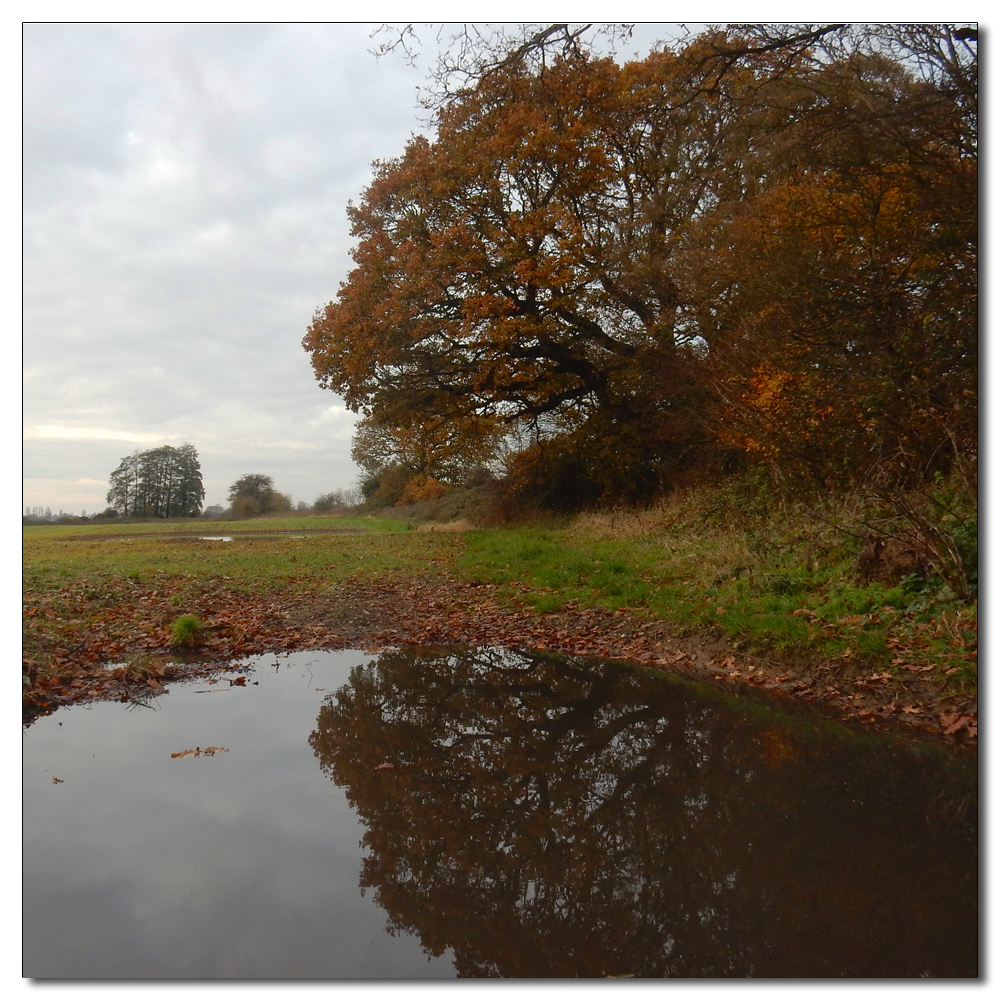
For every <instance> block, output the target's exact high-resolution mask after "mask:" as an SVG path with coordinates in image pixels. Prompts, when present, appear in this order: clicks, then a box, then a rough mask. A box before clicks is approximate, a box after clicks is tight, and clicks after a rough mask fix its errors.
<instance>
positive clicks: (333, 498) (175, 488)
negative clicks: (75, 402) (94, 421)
mask: <svg viewBox="0 0 1000 1000" xmlns="http://www.w3.org/2000/svg"><path fill="white" fill-rule="evenodd" d="M204 499H205V488H204V485H203V483H202V476H201V464H200V462H199V460H198V452H197V451H196V450H195V447H194V445H191V444H184V445H181V446H180V447H179V448H175V447H172V446H170V445H165V446H163V447H162V448H153V449H151V450H149V451H136V452H134V453H133V454H131V455H127V456H125V457H124V458H123V459H122V460H121V462H120V463H119V465H118V468H117V469H115V471H114V472H112V473H111V480H110V489H109V490H108V494H107V502H108V504H109V507H108V509H107V510H106V511H105V513H104V516H121V517H139V518H167V517H198V516H199V515H200V514H201V513H202V510H201V504H202V501H203V500H204ZM359 499H360V495H359V494H357V493H356V492H355V491H353V490H334V491H332V492H330V493H323V494H321V495H320V496H319V497H317V498H316V501H315V502H314V503H313V505H312V507H309V506H308V505H307V504H305V503H301V502H300V503H299V504H298V506H297V507H295V506H294V505H293V503H292V499H291V497H290V496H288V495H287V494H285V493H281V492H279V491H278V490H277V489H275V486H274V479H273V478H272V477H271V476H267V475H264V474H262V473H247V474H246V475H243V476H240V477H239V479H237V480H236V481H235V482H234V483H233V484H232V485H231V486H230V487H229V495H228V500H229V508H228V510H224V509H223V508H222V507H221V506H218V505H216V506H214V507H210V508H208V510H206V511H205V513H206V514H208V515H214V516H220V515H223V514H226V515H228V516H229V517H231V518H248V517H259V516H261V515H264V514H277V513H285V512H290V511H292V510H293V509H296V510H298V511H299V512H300V513H302V512H307V511H308V512H311V513H316V514H325V513H330V512H332V511H338V510H345V509H347V508H349V507H352V506H354V505H355V504H357V503H358V501H359ZM36 519H38V518H36Z"/></svg>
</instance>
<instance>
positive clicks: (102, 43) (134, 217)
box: [24, 23, 666, 513]
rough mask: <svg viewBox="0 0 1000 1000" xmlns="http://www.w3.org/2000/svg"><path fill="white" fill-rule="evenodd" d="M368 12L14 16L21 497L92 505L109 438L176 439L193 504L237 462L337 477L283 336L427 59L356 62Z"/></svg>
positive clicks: (222, 483) (332, 422)
mask: <svg viewBox="0 0 1000 1000" xmlns="http://www.w3.org/2000/svg"><path fill="white" fill-rule="evenodd" d="M664 28H666V26H664V25H646V26H644V27H643V29H641V30H640V31H639V33H638V35H637V37H636V39H635V42H634V45H633V46H631V47H630V48H633V49H635V50H640V49H641V50H642V51H643V54H644V53H645V52H646V51H648V49H649V45H650V44H651V43H652V42H653V41H654V40H655V38H656V37H657V36H658V35H662V34H663V31H662V30H659V31H658V29H664ZM370 30H371V26H370V25H363V24H59V23H50V24H31V23H29V24H27V25H26V26H25V29H24V179H25V184H24V237H25V239H24V423H25V451H24V477H25V488H24V504H25V506H28V507H33V506H42V507H51V508H52V509H53V510H54V511H56V510H59V509H63V510H66V511H73V512H76V513H79V512H81V511H82V510H86V511H88V512H89V513H93V512H94V511H97V510H103V509H104V507H105V506H106V501H105V494H106V492H107V488H108V476H109V474H110V473H111V471H112V470H113V469H114V468H115V467H116V466H117V464H118V462H119V461H120V460H121V458H122V457H123V456H125V455H128V454H130V453H131V452H132V451H134V450H135V449H136V448H139V449H147V448H153V447H157V446H159V445H161V444H172V445H180V444H183V443H184V442H191V443H192V444H194V445H195V447H196V448H197V449H198V453H199V455H200V456H201V464H202V472H203V475H204V479H205V488H206V498H205V503H206V505H207V504H214V503H225V501H226V493H227V491H228V487H229V484H230V483H232V482H233V481H234V480H235V479H236V478H238V477H239V476H241V475H243V474H244V473H248V472H254V473H265V474H267V475H270V476H272V477H273V478H274V481H275V485H276V486H277V488H278V489H280V490H282V491H283V492H286V493H289V494H291V495H292V497H293V498H294V499H295V500H296V501H299V500H304V501H306V502H308V503H311V502H312V501H313V500H314V499H315V498H316V497H317V496H318V495H319V494H321V493H324V492H327V491H329V490H333V489H342V488H347V487H351V486H354V485H355V484H356V481H357V475H358V470H357V468H356V467H355V466H354V464H353V463H352V462H351V459H350V440H351V434H352V430H353V425H354V420H355V416H354V414H352V413H349V412H347V411H346V410H345V409H344V406H343V403H342V401H341V400H340V399H339V398H338V397H336V396H335V395H333V394H332V393H330V392H329V391H324V390H322V389H320V388H319V387H318V385H317V384H316V382H315V380H314V378H313V374H312V369H311V367H310V365H309V357H308V355H307V354H306V353H305V351H304V350H303V349H302V347H301V340H302V337H303V336H304V335H305V331H306V327H307V326H308V324H309V322H310V319H311V317H312V315H313V313H314V311H315V310H316V309H317V308H318V307H321V306H323V305H324V304H325V303H326V302H328V301H330V300H331V299H333V298H334V297H335V296H336V293H337V288H338V285H339V283H340V282H341V281H342V280H343V279H344V278H345V276H346V274H347V272H348V270H349V267H350V264H351V261H350V257H349V252H350V247H351V240H350V236H349V233H348V228H347V221H346V215H345V208H346V205H347V202H348V200H349V199H351V198H354V199H357V198H358V196H359V195H360V194H361V192H362V191H363V190H364V188H365V187H366V185H367V183H368V181H369V179H370V174H371V162H372V160H374V159H377V158H381V159H386V158H390V157H394V156H397V155H399V154H400V153H401V152H402V150H403V148H404V146H405V143H406V141H407V139H408V138H409V137H410V136H411V135H412V134H413V133H414V132H416V131H420V130H421V129H422V128H423V126H422V124H421V120H422V116H423V115H424V112H423V111H422V110H421V109H420V108H418V106H417V104H416V90H415V88H416V86H417V85H418V84H420V83H422V82H423V81H424V74H425V71H426V68H427V65H428V60H427V59H424V61H423V63H422V65H420V66H418V67H417V68H411V67H409V66H407V65H406V62H405V61H404V60H403V59H401V58H395V57H387V58H383V59H382V60H381V61H376V60H375V58H374V57H373V56H372V55H371V54H370V51H369V50H370V49H371V48H372V47H373V44H374V43H373V42H372V40H371V39H370V37H369V33H370Z"/></svg>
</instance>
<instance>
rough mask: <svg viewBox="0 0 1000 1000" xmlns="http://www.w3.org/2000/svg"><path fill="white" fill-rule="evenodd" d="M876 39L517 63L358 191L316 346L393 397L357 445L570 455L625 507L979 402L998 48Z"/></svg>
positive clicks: (792, 30)
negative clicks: (991, 102) (756, 461)
mask: <svg viewBox="0 0 1000 1000" xmlns="http://www.w3.org/2000/svg"><path fill="white" fill-rule="evenodd" d="M876 27H878V28H880V29H881V33H879V32H878V31H875V30H874V29H873V28H872V27H870V26H869V27H867V28H866V29H865V30H864V31H859V30H857V29H854V28H850V27H848V26H842V25H841V26H838V25H828V26H783V27H782V29H781V31H777V30H776V31H767V30H764V28H763V27H762V26H756V28H755V27H754V26H743V28H742V29H741V30H740V31H738V32H729V33H726V32H712V33H706V34H705V35H703V36H701V37H699V38H696V39H694V40H693V41H692V42H690V43H689V44H687V45H686V46H684V47H682V48H680V49H678V50H677V51H669V50H664V51H658V52H654V53H651V54H650V55H649V56H648V57H647V58H646V59H644V60H642V61H639V62H634V63H629V64H627V65H625V66H619V65H618V64H616V63H615V62H614V61H613V60H611V59H598V58H593V57H589V56H588V55H587V54H586V53H585V52H582V51H579V50H578V49H577V48H574V49H572V50H570V51H567V50H566V49H565V48H564V55H563V57H562V58H558V59H556V60H555V61H553V62H551V63H549V64H546V63H545V61H544V60H542V61H538V60H536V61H535V63H532V64H530V65H529V64H527V63H525V62H524V61H523V60H518V59H510V60H493V62H492V63H491V64H490V66H489V70H488V72H484V74H483V75H482V77H481V78H480V79H479V80H478V83H477V84H476V85H475V86H472V87H469V88H467V89H466V90H464V91H462V92H461V93H460V94H458V95H457V96H454V97H452V98H451V99H449V100H447V101H445V102H444V103H443V105H442V107H441V108H440V110H439V112H438V116H437V128H436V135H435V138H434V141H429V140H427V139H425V138H423V137H417V138H415V139H413V140H412V141H411V142H410V143H409V145H408V147H407V149H406V151H405V153H404V154H403V155H402V156H401V157H400V158H399V159H397V160H393V161H389V162H385V163H379V164H377V165H376V170H375V178H374V180H373V182H372V184H371V185H370V187H369V188H368V189H367V190H366V191H365V193H364V196H363V198H362V200H361V203H360V204H359V205H357V206H352V207H351V208H350V209H349V213H350V217H351V220H352V224H353V234H354V236H355V237H356V238H357V240H358V244H357V247H356V249H355V251H354V259H355V262H356V264H357V266H356V268H355V269H354V270H353V271H352V273H351V274H350V275H349V277H348V279H347V280H346V281H345V282H344V283H343V284H342V286H341V289H340V293H339V295H338V298H337V300H336V301H334V302H331V303H329V304H328V305H327V306H326V307H325V308H324V309H321V310H319V311H318V312H317V314H316V316H315V317H314V320H313V323H312V325H311V326H310V328H309V332H308V335H307V336H306V338H305V341H304V345H305V347H306V348H307V350H308V351H309V352H310V353H311V355H312V363H313V366H314V369H315V371H316V375H317V378H318V379H319V381H320V383H321V384H322V385H324V386H326V387H328V388H331V389H333V390H335V391H337V392H338V393H340V394H341V395H342V396H343V397H344V398H345V400H346V401H347V404H348V405H349V406H350V407H351V408H353V409H355V410H357V411H360V412H362V413H363V415H364V417H363V420H362V423H361V426H360V429H359V436H358V439H357V441H356V447H355V453H356V458H358V459H359V460H360V461H361V462H362V464H372V463H373V462H376V461H381V460H382V459H383V458H389V457H391V458H392V459H394V460H396V461H401V462H402V463H403V464H404V465H406V466H407V467H409V468H412V469H414V470H415V471H420V472H425V473H427V474H434V475H442V474H443V475H445V476H448V475H449V474H451V473H452V472H453V470H454V469H456V468H460V467H462V466H468V465H470V464H475V463H476V462H479V461H482V460H483V459H484V458H488V457H489V456H490V455H492V454H495V452H496V449H497V448H498V446H499V445H500V444H501V442H505V441H506V442H508V443H509V442H510V441H511V440H515V441H517V442H519V444H520V447H521V448H522V449H523V450H522V453H521V456H520V465H518V462H515V463H514V468H515V470H517V469H518V468H519V469H520V471H521V472H522V473H524V474H525V475H526V476H527V477H528V478H531V476H532V475H534V473H533V472H531V469H532V468H535V467H538V466H539V465H544V464H545V462H546V461H548V463H549V466H550V467H551V466H552V460H551V456H552V455H553V454H554V453H558V454H559V455H561V456H562V457H563V458H565V459H566V461H567V462H568V463H569V464H570V465H572V464H573V462H575V463H576V465H577V466H579V465H580V464H581V462H582V464H583V466H584V467H585V468H584V477H585V478H588V479H589V480H590V481H591V482H592V483H593V484H594V490H593V491H592V492H591V493H590V494H589V495H588V496H587V497H586V498H585V499H605V500H607V499H616V498H619V497H624V498H627V497H629V496H633V497H634V496H639V495H642V494H649V493H651V492H655V491H656V490H657V489H662V488H663V487H664V486H665V485H667V483H668V482H669V479H670V476H671V475H672V474H673V473H675V472H676V471H677V469H678V468H680V467H682V466H683V465H684V464H685V463H689V462H692V461H695V460H699V459H701V460H703V459H704V458H705V454H706V448H707V447H708V446H709V445H710V443H711V442H712V441H713V440H714V441H716V442H721V443H722V444H726V443H728V445H729V446H735V447H738V448H739V449H742V450H743V452H744V453H746V454H749V455H754V454H757V455H766V456H767V457H768V459H769V460H770V461H772V463H780V462H784V463H785V464H786V465H787V466H788V467H789V468H791V467H792V466H796V465H797V466H800V467H806V468H808V469H810V470H811V471H816V469H818V470H819V473H820V478H823V475H824V474H829V473H830V472H831V471H832V472H833V474H834V475H837V476H840V475H842V474H843V472H844V471H845V470H847V471H849V472H850V473H851V474H856V473H859V472H860V471H862V470H863V468H864V466H865V463H866V462H867V463H870V462H871V461H873V460H875V459H877V458H878V457H879V456H884V455H885V454H886V453H887V452H890V451H892V450H893V448H895V447H896V445H898V444H899V443H900V442H901V441H904V439H905V440H906V441H911V440H912V439H913V436H914V434H917V436H919V434H920V433H924V432H923V431H921V432H919V433H918V431H917V430H916V424H918V423H920V421H921V420H923V421H924V424H927V419H925V417H922V416H921V413H923V414H927V413H929V412H931V410H933V411H934V412H935V413H936V412H937V411H938V410H940V409H941V408H942V407H945V408H948V407H951V408H952V409H953V408H954V405H955V403H956V401H957V400H960V399H961V398H962V395H963V393H968V391H969V382H970V373H971V374H972V375H973V376H974V372H975V343H974V314H975V297H974V293H975V177H976V170H975V100H974V87H975V72H974V58H973V57H974V52H973V45H972V43H973V41H974V40H973V39H972V38H971V36H969V35H968V33H967V32H966V31H964V30H961V29H954V28H949V27H948V26H913V27H912V30H904V29H902V28H894V27H893V26H888V27H886V26H876ZM956 46H958V47H959V48H956ZM962 46H964V48H962ZM914 380H916V381H917V382H919V383H925V382H929V383H933V384H934V385H935V386H936V387H937V388H935V390H934V391H933V392H930V393H923V394H921V393H916V394H914V393H913V392H912V391H910V389H909V387H910V386H912V384H913V382H914ZM904 390H906V391H904ZM939 390H940V391H939ZM901 392H902V394H903V396H905V399H904V401H903V402H902V403H899V404H898V405H897V402H896V400H895V396H896V395H899V394H900V393H901ZM929 407H930V409H928V408H929ZM949 412H950V411H949ZM934 419H936V418H934V417H933V414H932V419H931V423H933V420H934ZM810 422H812V423H810ZM945 423H947V422H945ZM821 424H822V425H823V426H824V427H825V430H826V433H825V434H812V435H811V434H810V433H806V434H804V435H803V433H802V431H803V428H809V427H812V426H813V425H815V426H817V427H818V426H819V425H821ZM952 424H954V421H952ZM966 424H968V421H966ZM942 427H943V428H944V429H943V430H942V431H941V432H940V433H938V434H937V436H936V438H935V437H934V435H933V434H931V435H930V436H931V438H933V440H928V441H927V442H924V443H923V444H922V446H921V449H919V450H921V455H922V458H923V459H926V457H927V454H926V453H927V452H928V451H929V452H931V453H933V452H935V451H938V452H939V451H940V450H941V440H942V434H944V435H945V436H947V435H948V434H952V436H954V434H953V429H949V427H948V426H945V424H942ZM783 435H784V437H783ZM837 442H840V443H839V444H838V443H837ZM526 445H527V446H530V447H526V448H525V446H526ZM911 452H912V449H911ZM543 453H544V454H543ZM545 455H548V458H547V459H546V458H545ZM565 464H566V463H564V465H565ZM925 464H926V463H925ZM577 499H584V498H583V497H582V496H580V497H578V498H577Z"/></svg>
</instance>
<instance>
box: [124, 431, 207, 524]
mask: <svg viewBox="0 0 1000 1000" xmlns="http://www.w3.org/2000/svg"><path fill="white" fill-rule="evenodd" d="M204 499H205V488H204V486H203V484H202V478H201V464H200V462H199V461H198V452H197V451H196V450H195V447H194V445H191V444H184V445H181V446H180V447H178V448H175V447H173V446H171V445H164V446H163V447H162V448H153V449H151V450H149V451H136V452H134V453H133V454H132V455H128V456H126V457H125V458H123V459H122V460H121V462H120V463H119V465H118V468H117V469H115V471H114V472H112V473H111V481H110V489H109V491H108V495H107V502H108V503H109V504H110V505H111V506H112V507H113V508H114V509H115V510H116V511H117V512H118V513H119V514H121V515H122V516H124V517H197V516H198V514H199V513H200V511H201V503H202V501H203V500H204Z"/></svg>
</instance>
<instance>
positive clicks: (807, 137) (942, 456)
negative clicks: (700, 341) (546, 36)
mask: <svg viewBox="0 0 1000 1000" xmlns="http://www.w3.org/2000/svg"><path fill="white" fill-rule="evenodd" d="M786 30H787V29H786ZM767 38H768V34H767V33H766V32H763V31H759V32H757V40H758V42H759V43H760V44H765V43H766V42H767ZM821 50H822V52H821V54H822V55H823V56H824V58H822V59H820V58H817V59H816V61H815V64H814V65H813V66H811V67H803V68H802V69H800V70H799V71H798V72H797V74H796V75H795V76H794V77H791V76H788V75H785V76H784V84H785V89H786V92H787V94H788V98H787V101H788V108H789V111H790V112H791V111H793V110H794V114H791V113H790V114H789V116H788V118H787V120H786V121H784V122H782V123H781V128H780V130H779V131H777V132H773V133H771V134H767V133H765V134H764V135H763V136H761V139H762V141H761V142H760V143H759V144H758V148H759V150H760V151H761V154H762V156H763V158H764V159H765V161H766V162H767V163H768V164H769V171H768V176H767V183H766V184H765V185H763V186H761V187H760V188H759V189H758V190H757V191H755V192H753V193H752V194H751V195H750V196H746V195H744V196H742V197H729V198H727V199H726V200H724V201H723V202H721V203H720V204H719V205H718V206H717V207H716V209H715V211H713V213H711V215H710V216H708V217H706V218H705V219H704V220H702V222H701V223H700V226H699V227H698V229H697V231H695V232H692V233H691V234H690V235H689V237H688V240H687V245H686V248H685V253H687V254H690V257H689V258H688V259H687V261H686V262H685V278H684V283H685V285H686V287H687V288H688V289H689V294H690V296H691V298H692V299H694V300H696V301H697V302H699V303H700V307H699V313H700V315H699V323H700V324H701V325H702V326H703V328H704V329H705V330H706V331H711V335H710V339H711V341H712V343H713V346H714V348H715V352H714V357H713V366H712V367H713V373H714V375H715V377H716V378H717V380H718V381H717V383H716V384H717V386H718V388H719V393H720V396H719V399H718V406H717V409H716V411H715V414H714V417H715V422H716V427H717V431H718V433H719V434H720V436H722V437H723V438H726V439H728V440H729V441H731V442H732V443H734V444H736V445H738V446H739V447H741V448H742V449H744V450H745V451H746V452H748V453H749V454H750V455H752V456H756V457H758V458H760V459H762V460H764V461H765V462H767V463H768V464H769V465H771V467H772V468H773V469H775V470H776V471H778V472H779V474H780V473H802V472H805V473H806V474H807V475H808V476H810V477H811V478H813V479H815V480H819V481H821V482H826V483H830V482H843V481H844V477H845V476H846V477H847V478H848V480H850V479H856V478H858V477H863V476H865V475H868V474H869V473H870V470H872V469H873V468H879V469H881V470H886V469H891V473H892V475H893V476H894V477H896V478H898V479H899V480H900V481H901V482H903V481H909V482H914V481H918V480H920V479H921V478H924V477H926V476H927V475H928V474H929V472H932V471H934V470H935V469H946V468H947V467H948V465H949V463H950V462H951V461H953V460H954V459H955V457H956V455H957V454H961V453H965V454H968V453H970V452H974V450H975V438H976V421H977V408H976V405H975V395H976V381H977V349H976V337H977V334H976V327H977V194H976V185H977V162H976V142H975V136H976V117H977V112H976V100H975V81H976V58H975V46H974V39H973V38H972V36H970V34H969V32H968V31H967V30H966V29H963V28H960V27H955V26H948V25H919V26H918V25H912V26H887V25H866V26H858V27H856V28H855V27H852V28H851V29H850V30H847V29H845V30H843V31H840V32H836V33H833V34H831V35H829V36H828V37H826V38H824V40H823V43H822V46H821ZM753 262H766V266H763V267H761V266H752V264H753Z"/></svg>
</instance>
